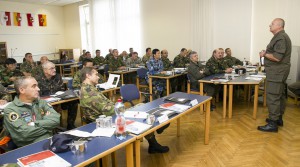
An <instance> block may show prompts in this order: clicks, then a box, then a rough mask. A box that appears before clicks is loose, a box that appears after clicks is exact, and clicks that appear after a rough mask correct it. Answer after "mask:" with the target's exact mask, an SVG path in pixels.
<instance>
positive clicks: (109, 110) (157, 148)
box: [80, 67, 169, 154]
mask: <svg viewBox="0 0 300 167" xmlns="http://www.w3.org/2000/svg"><path fill="white" fill-rule="evenodd" d="M98 79H99V76H98V72H97V71H96V70H95V69H93V68H91V67H86V68H84V69H83V70H82V72H81V80H82V81H83V82H82V85H81V97H80V106H81V107H83V108H84V111H83V114H84V116H85V118H86V121H87V123H89V122H94V121H95V120H96V118H98V117H99V115H102V114H104V115H113V114H114V103H113V102H112V101H110V100H109V99H107V98H106V97H105V96H104V95H103V94H102V93H101V92H99V91H98V90H97V88H96V87H95V85H96V84H97V83H98ZM168 126H169V125H166V126H164V127H162V128H160V129H158V130H157V132H158V133H162V132H163V130H164V129H165V128H167V127H168ZM145 138H146V139H147V140H148V142H149V148H148V152H149V153H151V154H153V153H166V152H168V151H169V147H167V146H161V145H160V144H159V143H157V141H156V139H155V135H154V133H150V134H149V135H147V136H145Z"/></svg>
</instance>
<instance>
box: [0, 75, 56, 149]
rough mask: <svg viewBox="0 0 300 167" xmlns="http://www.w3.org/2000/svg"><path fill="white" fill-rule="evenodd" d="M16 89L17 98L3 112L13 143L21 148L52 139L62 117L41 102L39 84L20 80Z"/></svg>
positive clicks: (31, 78) (43, 101)
mask: <svg viewBox="0 0 300 167" xmlns="http://www.w3.org/2000/svg"><path fill="white" fill-rule="evenodd" d="M15 89H16V92H17V94H18V95H17V96H16V97H15V99H14V101H13V102H12V103H10V104H9V105H8V106H7V107H6V108H5V109H4V127H5V128H6V129H7V131H8V132H9V134H10V136H11V138H12V140H13V142H14V143H15V144H16V145H17V146H18V147H22V146H25V145H28V144H31V143H34V142H37V141H40V140H43V139H46V138H48V137H50V136H52V135H53V134H52V130H53V129H54V128H55V127H57V126H58V125H59V123H60V114H58V113H57V112H56V111H55V110H54V109H53V108H52V106H51V105H49V104H47V102H46V101H45V100H41V99H39V90H40V89H39V88H38V83H37V81H36V80H35V79H34V78H33V77H30V76H28V77H21V78H18V79H17V80H16V81H15Z"/></svg>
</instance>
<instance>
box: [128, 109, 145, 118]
mask: <svg viewBox="0 0 300 167" xmlns="http://www.w3.org/2000/svg"><path fill="white" fill-rule="evenodd" d="M147 116H148V113H147V112H141V111H125V112H124V117H125V118H142V119H145V118H147Z"/></svg>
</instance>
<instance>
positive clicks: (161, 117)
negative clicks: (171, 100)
mask: <svg viewBox="0 0 300 167" xmlns="http://www.w3.org/2000/svg"><path fill="white" fill-rule="evenodd" d="M157 120H158V122H159V123H163V122H165V121H167V120H169V117H168V116H167V115H162V116H160V117H157Z"/></svg>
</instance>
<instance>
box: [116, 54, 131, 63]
mask: <svg viewBox="0 0 300 167" xmlns="http://www.w3.org/2000/svg"><path fill="white" fill-rule="evenodd" d="M118 58H119V59H121V61H123V63H124V64H126V62H127V59H128V58H129V56H128V55H126V56H125V57H124V56H122V55H119V56H118Z"/></svg>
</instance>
